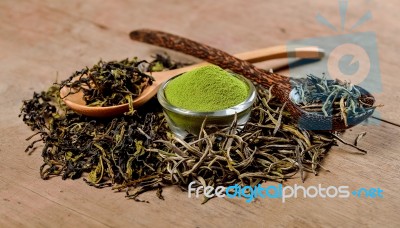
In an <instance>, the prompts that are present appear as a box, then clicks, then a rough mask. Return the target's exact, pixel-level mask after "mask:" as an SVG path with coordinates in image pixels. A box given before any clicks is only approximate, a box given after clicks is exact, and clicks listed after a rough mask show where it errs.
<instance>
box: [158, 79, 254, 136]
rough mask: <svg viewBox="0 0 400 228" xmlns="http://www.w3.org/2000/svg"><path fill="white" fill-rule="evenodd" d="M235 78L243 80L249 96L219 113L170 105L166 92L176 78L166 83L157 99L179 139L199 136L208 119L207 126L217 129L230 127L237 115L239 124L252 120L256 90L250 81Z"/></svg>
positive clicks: (159, 91)
mask: <svg viewBox="0 0 400 228" xmlns="http://www.w3.org/2000/svg"><path fill="white" fill-rule="evenodd" d="M232 75H233V76H234V77H237V78H238V79H240V80H242V81H243V82H244V83H246V85H247V86H248V87H249V94H248V96H247V98H246V100H244V101H243V102H242V103H240V104H238V105H236V106H233V107H230V108H227V109H223V110H218V111H212V112H196V111H191V110H186V109H182V108H178V107H176V106H174V105H172V104H170V103H169V102H168V100H167V98H166V97H165V94H164V90H165V88H166V87H167V86H168V83H169V82H171V81H172V80H174V78H176V77H179V75H178V76H175V77H173V78H171V79H169V80H167V81H165V82H164V83H163V84H162V85H161V87H160V89H159V90H158V92H157V99H158V101H159V102H160V104H161V106H162V107H163V111H164V115H165V117H166V119H167V123H168V125H169V127H170V129H171V131H172V132H173V133H174V134H175V135H176V136H177V137H179V138H185V137H186V136H187V135H188V134H189V133H190V134H193V135H198V134H199V133H200V129H201V125H202V124H203V121H204V119H205V118H206V117H207V120H206V124H207V125H209V124H212V125H215V126H217V127H224V126H230V125H231V124H232V121H233V120H234V117H235V114H237V124H238V125H239V126H240V125H244V124H245V123H246V122H247V121H248V120H249V118H250V112H251V109H252V105H253V103H254V101H255V100H256V97H257V96H256V89H255V87H254V85H253V83H251V82H250V81H249V80H248V79H246V78H244V77H243V76H241V75H237V74H232Z"/></svg>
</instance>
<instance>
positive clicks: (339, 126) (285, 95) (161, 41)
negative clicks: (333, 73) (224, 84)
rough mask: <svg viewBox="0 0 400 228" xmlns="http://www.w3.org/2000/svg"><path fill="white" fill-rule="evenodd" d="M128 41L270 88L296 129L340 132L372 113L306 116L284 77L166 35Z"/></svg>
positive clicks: (139, 34)
mask: <svg viewBox="0 0 400 228" xmlns="http://www.w3.org/2000/svg"><path fill="white" fill-rule="evenodd" d="M130 37H131V39H132V40H136V41H141V42H145V43H148V44H153V45H157V46H160V47H164V48H169V49H172V50H175V51H180V52H182V53H185V54H188V55H192V56H195V57H197V58H200V59H203V60H205V61H207V62H210V63H213V64H215V65H218V66H220V67H222V68H225V69H230V70H232V71H233V72H235V73H238V74H241V75H243V76H245V77H247V78H248V79H250V80H252V81H253V82H257V83H259V84H260V85H263V86H265V87H267V88H271V86H273V87H272V88H271V92H272V94H273V95H274V96H276V97H277V98H278V99H279V100H280V101H281V102H282V103H284V104H286V109H287V110H288V111H289V112H290V113H291V114H292V116H293V118H294V119H297V120H298V123H299V125H300V127H301V128H304V129H310V130H329V131H337V130H344V129H347V128H350V127H352V126H355V125H357V124H359V123H361V122H362V121H364V120H365V119H367V118H368V117H369V116H371V115H372V113H373V112H374V109H370V110H368V111H366V112H364V113H362V114H359V115H357V116H350V117H348V118H347V123H346V122H345V121H344V120H343V119H342V118H341V116H324V115H322V114H319V113H316V112H307V111H305V110H302V109H301V108H300V107H298V106H297V105H296V104H294V103H293V102H292V101H291V100H290V96H291V91H292V83H302V81H301V80H300V81H299V80H297V82H294V80H293V81H292V80H291V79H290V78H288V77H285V76H282V75H279V74H274V73H270V72H268V71H266V70H263V69H258V68H256V67H255V66H253V65H252V64H251V63H250V62H246V61H244V60H243V59H239V58H237V57H234V56H231V55H229V54H228V53H226V52H223V51H221V50H218V49H216V48H213V47H210V46H207V45H205V44H201V43H198V42H195V41H192V40H189V39H186V38H183V37H180V36H177V35H173V34H170V33H166V32H161V31H155V30H150V29H141V30H136V31H132V32H131V33H130ZM357 88H358V89H359V90H360V92H361V93H362V94H363V95H364V97H365V98H369V99H364V100H363V102H364V103H367V104H370V105H373V104H374V102H375V99H374V98H373V96H372V95H371V94H370V93H369V92H367V91H366V90H364V89H362V88H361V87H358V86H357Z"/></svg>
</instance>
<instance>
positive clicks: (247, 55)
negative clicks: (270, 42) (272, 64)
mask: <svg viewBox="0 0 400 228" xmlns="http://www.w3.org/2000/svg"><path fill="white" fill-rule="evenodd" d="M324 54H325V53H324V50H322V49H320V48H318V47H316V46H309V47H300V48H296V49H293V50H289V49H287V47H286V45H279V46H273V47H267V48H263V49H258V50H255V51H248V52H243V53H240V54H236V55H235V57H236V58H238V59H242V60H246V61H247V62H249V63H258V62H262V61H267V60H271V59H280V58H292V57H293V58H301V59H321V58H322V57H324Z"/></svg>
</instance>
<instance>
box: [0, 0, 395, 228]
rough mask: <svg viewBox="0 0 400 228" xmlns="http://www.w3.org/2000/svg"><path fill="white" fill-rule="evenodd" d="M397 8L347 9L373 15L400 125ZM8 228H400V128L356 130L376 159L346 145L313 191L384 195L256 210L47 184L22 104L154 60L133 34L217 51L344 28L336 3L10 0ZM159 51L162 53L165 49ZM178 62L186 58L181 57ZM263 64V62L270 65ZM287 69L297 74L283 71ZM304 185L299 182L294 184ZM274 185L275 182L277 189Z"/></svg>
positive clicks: (0, 87)
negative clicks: (79, 75) (52, 89)
mask: <svg viewBox="0 0 400 228" xmlns="http://www.w3.org/2000/svg"><path fill="white" fill-rule="evenodd" d="M396 4H397V2H396V1H394V0H391V1H389V0H388V1H384V2H383V1H381V2H378V1H361V0H354V1H351V2H350V3H349V11H348V15H347V18H348V21H349V23H350V24H351V23H352V22H355V21H356V20H357V19H358V18H359V17H360V16H362V15H363V13H365V12H366V11H367V10H371V12H372V15H373V19H372V20H371V21H370V22H368V23H367V24H365V25H364V26H362V27H360V30H363V31H370V30H371V31H375V32H376V35H377V39H378V46H379V55H380V66H381V75H382V84H383V92H382V93H381V94H376V97H377V103H383V104H385V106H384V107H383V108H381V109H380V116H381V118H383V119H385V120H386V121H388V122H392V123H394V124H400V121H399V119H398V115H397V112H398V111H399V110H398V100H399V97H400V88H399V87H400V86H399V79H398V78H397V77H396V75H397V74H396V73H397V72H398V71H399V70H400V67H399V65H398V64H397V62H396V60H397V56H398V54H397V51H396V50H397V49H398V48H399V47H400V40H399V39H398V38H397V36H396V35H397V34H399V32H400V25H399V24H397V23H394V22H396V21H398V20H399V19H400V18H399V15H398V12H397V11H398V10H396V9H397V8H396ZM0 9H1V10H0V12H1V14H0V23H1V25H2V26H1V29H0V50H1V51H0V66H1V69H2V70H1V72H2V73H1V74H0V80H1V82H0V96H1V98H0V105H1V106H2V108H1V109H0V116H1V119H0V127H1V128H0V129H1V132H2V133H1V137H0V158H1V159H0V202H1V203H0V226H1V227H19V226H32V227H54V226H61V227H72V226H83V227H93V226H96V227H122V226H132V227H176V226H186V227H207V226H209V227H225V226H232V227H251V226H260V227H269V226H278V227H287V226H289V227H321V226H328V227H338V226H339V227H356V226H360V225H361V226H369V227H382V226H384V227H398V226H400V217H399V216H398V211H400V206H399V205H400V197H399V195H398V186H399V184H400V179H399V174H400V172H399V170H400V165H399V164H400V163H399V161H400V159H399V153H400V142H399V140H398V139H399V137H400V128H399V127H397V126H395V125H393V124H389V123H382V122H381V123H380V124H376V125H371V124H370V125H367V126H358V127H355V128H354V129H352V130H351V131H348V132H346V134H345V136H344V137H345V138H346V139H348V140H352V139H354V137H355V136H356V135H357V134H358V133H360V132H362V131H367V132H368V134H367V136H366V137H365V138H364V140H363V141H361V143H360V146H361V147H363V148H365V149H367V150H368V151H369V153H368V154H367V155H359V154H355V153H353V152H355V151H354V150H353V149H352V148H348V147H346V146H343V145H340V146H339V147H335V148H334V149H332V151H331V152H330V153H329V155H328V156H327V158H326V160H325V162H324V166H325V168H327V169H329V170H330V172H326V171H321V173H320V175H319V176H313V175H311V174H308V175H307V179H306V182H305V184H304V185H305V186H310V185H318V184H322V185H335V186H339V185H348V186H350V188H351V189H357V188H360V187H367V188H369V187H380V188H381V189H383V190H384V198H383V199H357V198H350V199H291V200H289V201H288V202H286V203H284V204H283V203H281V202H280V201H278V200H273V199H264V200H258V201H256V202H254V203H251V204H247V203H245V202H244V200H242V199H231V200H230V199H213V200H211V201H209V202H208V203H207V204H205V205H201V204H200V202H201V200H200V199H188V198H187V194H186V193H184V192H181V191H180V190H179V189H177V188H175V187H170V188H166V189H165V191H164V195H165V200H164V201H162V200H159V199H158V198H157V197H156V196H155V193H154V192H150V193H146V194H144V195H143V196H142V197H141V199H145V200H149V201H150V203H148V204H146V203H137V202H134V201H129V200H126V199H125V198H124V193H113V192H112V191H111V190H110V189H102V190H99V189H95V188H92V187H89V186H87V185H86V184H85V183H83V181H81V180H76V181H72V180H67V181H62V180H61V179H60V178H53V179H51V180H48V181H43V180H41V179H40V177H39V171H38V170H39V166H40V165H41V156H40V148H39V149H38V150H37V151H36V152H34V153H33V154H31V155H27V154H25V153H24V152H23V151H24V149H25V147H26V146H27V145H28V143H27V142H25V140H24V139H25V138H26V137H28V136H29V135H30V134H31V132H30V130H29V129H28V128H27V127H26V126H24V124H23V123H22V121H21V120H20V119H18V118H17V115H18V112H19V108H20V105H21V100H23V99H28V98H30V97H31V95H32V93H33V91H39V90H42V89H45V88H47V87H48V86H49V85H50V84H51V83H52V82H54V81H55V80H56V77H57V75H58V78H59V79H61V78H65V77H67V76H69V75H70V74H71V73H72V72H73V71H74V70H76V69H80V68H82V67H84V66H86V65H92V64H93V63H95V62H97V61H98V60H99V58H102V59H103V60H112V59H122V58H125V57H128V56H139V57H141V58H145V57H147V56H149V55H150V54H151V53H152V52H153V51H154V50H156V49H154V47H148V46H146V45H142V44H139V43H134V42H132V41H131V40H130V39H129V37H128V33H129V31H131V30H133V29H138V28H144V27H148V28H154V29H162V30H165V31H170V32H172V33H176V34H180V35H182V36H185V37H191V38H192V39H194V40H197V41H200V42H203V43H207V44H210V45H211V46H215V47H218V48H220V49H222V50H226V51H227V52H229V53H239V52H243V51H248V50H253V49H257V48H263V47H267V46H272V45H278V44H282V43H284V42H286V41H288V40H294V39H301V38H307V37H316V36H329V35H335V34H336V32H334V31H330V30H329V29H326V28H325V27H323V26H322V25H320V24H318V23H316V22H315V19H314V18H315V15H316V14H317V13H320V14H322V15H324V16H325V17H327V18H328V19H330V20H331V21H333V23H336V24H337V25H339V24H340V18H339V14H338V11H337V2H336V1H311V0H299V1H274V2H272V1H262V0H257V1H256V0H255V1H251V2H250V1H239V0H237V1H232V2H230V3H229V4H226V3H225V2H224V1H211V0H207V1H185V2H180V1H173V0H171V1H155V0H151V1H144V0H143V1H115V2H111V1H109V2H102V4H99V3H98V2H97V1H94V0H88V1H78V0H71V1H68V2H66V1H51V0H24V1H20V2H18V4H16V3H15V1H12V0H4V1H0ZM158 50H159V49H158ZM173 55H174V56H177V57H179V58H188V57H186V56H182V55H179V54H176V53H173ZM263 65H264V66H265V64H262V65H261V66H263ZM281 73H282V74H285V73H287V71H282V72H281ZM296 183H297V184H300V183H301V180H300V178H299V177H298V176H296V178H295V179H293V180H290V181H288V182H287V183H286V184H288V185H294V184H296ZM267 184H273V183H267Z"/></svg>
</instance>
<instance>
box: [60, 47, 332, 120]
mask: <svg viewBox="0 0 400 228" xmlns="http://www.w3.org/2000/svg"><path fill="white" fill-rule="evenodd" d="M323 55H324V52H323V50H321V49H319V48H318V47H304V48H299V49H296V50H295V51H289V52H288V51H287V49H286V46H283V45H282V46H274V47H269V48H264V49H258V50H255V51H249V52H244V53H240V54H237V55H235V56H236V57H237V58H240V59H243V60H246V61H249V62H253V63H254V62H261V61H266V60H271V59H278V58H287V57H297V58H307V59H320V58H322V57H323ZM208 64H209V63H207V62H202V63H199V64H195V65H191V66H187V67H183V68H179V69H176V70H169V71H162V72H152V73H148V74H151V75H152V76H153V77H154V79H155V81H154V82H153V84H152V85H151V86H148V87H147V88H145V89H144V90H143V92H142V94H140V96H139V97H137V98H136V99H135V100H134V101H133V106H134V107H139V106H141V105H143V104H144V103H146V102H147V101H149V100H150V99H151V98H152V97H153V96H154V95H155V94H156V93H157V90H158V88H159V87H160V85H161V84H162V83H163V82H165V81H167V80H168V79H170V78H172V77H174V76H176V75H178V74H181V73H184V72H187V71H190V70H193V69H195V68H198V67H201V66H205V65H208ZM69 91H70V88H68V87H63V88H62V89H61V90H60V95H61V97H62V98H63V100H64V102H65V104H66V105H67V106H68V107H70V108H71V109H72V110H74V111H75V112H77V113H80V114H83V115H86V116H92V117H111V116H117V115H120V114H123V113H124V112H127V111H128V109H129V108H128V104H122V105H115V106H108V107H91V106H87V105H86V103H85V101H84V100H83V93H82V92H78V93H75V94H69V95H68V93H69ZM67 95H68V96H67Z"/></svg>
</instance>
